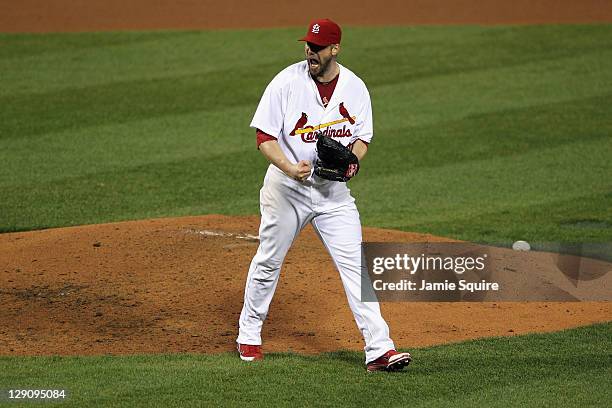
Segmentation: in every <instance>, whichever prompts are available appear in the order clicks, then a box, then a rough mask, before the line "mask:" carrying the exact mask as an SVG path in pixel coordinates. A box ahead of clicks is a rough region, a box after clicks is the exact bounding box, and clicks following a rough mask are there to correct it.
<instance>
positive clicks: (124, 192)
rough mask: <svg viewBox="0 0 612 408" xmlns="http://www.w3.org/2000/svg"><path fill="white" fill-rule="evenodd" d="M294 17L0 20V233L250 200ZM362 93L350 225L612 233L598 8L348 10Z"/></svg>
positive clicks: (542, 236) (476, 235)
mask: <svg viewBox="0 0 612 408" xmlns="http://www.w3.org/2000/svg"><path fill="white" fill-rule="evenodd" d="M301 31H302V29H301V28H300V29H286V30H254V31H218V32H193V31H191V32H179V31H176V32H175V31H165V32H132V33H95V34H53V35H0V44H1V45H2V46H1V47H0V72H2V76H1V79H0V81H1V85H2V86H1V87H0V106H2V109H1V110H0V161H1V162H2V163H3V171H2V172H0V214H1V217H0V231H5V232H6V231H18V230H29V229H40V228H48V227H57V226H64V225H79V224H90V223H100V222H108V221H117V220H127V219H142V218H148V217H165V216H181V215H195V214H206V213H224V214H256V213H257V212H258V190H259V188H260V186H261V182H262V178H263V174H264V172H265V167H266V163H265V160H264V159H263V157H262V156H261V155H260V153H259V152H258V151H257V150H256V149H255V140H254V133H253V131H252V130H251V129H249V128H248V125H249V122H250V119H251V117H252V114H253V112H254V109H255V107H256V104H257V101H258V99H259V97H260V95H261V93H262V92H263V89H264V87H265V86H266V84H267V83H268V82H269V80H270V79H271V78H272V77H273V76H274V75H275V74H276V73H277V72H278V71H279V70H280V69H282V68H283V67H285V66H286V65H288V64H290V63H292V62H295V61H297V60H299V59H301V58H302V45H301V43H298V42H297V41H295V39H296V38H298V37H299V36H300V35H301ZM341 62H342V63H344V64H345V65H346V66H348V67H350V68H351V69H353V70H354V71H355V72H356V73H358V74H359V75H360V76H361V77H362V78H363V79H364V80H365V81H366V83H367V84H368V86H369V88H370V92H371V94H372V100H373V107H374V115H375V116H374V120H375V140H374V142H373V143H372V145H371V149H370V153H369V154H368V157H367V159H366V160H365V161H364V163H363V169H362V172H361V173H360V175H359V176H358V177H357V178H356V179H355V180H353V181H351V183H350V184H351V187H352V190H353V192H354V195H355V197H356V198H357V201H358V205H359V208H360V211H361V214H362V219H363V222H364V224H366V225H370V226H380V227H388V228H396V229H402V230H409V231H420V232H428V233H433V234H439V235H445V236H452V237H456V238H461V239H467V240H472V241H491V242H499V241H513V240H515V239H519V238H520V239H527V240H532V241H535V240H542V241H556V240H566V241H609V240H611V238H612V205H611V203H612V160H610V158H611V156H612V137H611V135H612V120H610V105H611V103H612V25H589V26H520V27H503V26H502V27H477V26H473V27H405V28H400V27H396V28H367V29H366V28H347V29H346V30H345V45H344V48H343V51H342V55H341Z"/></svg>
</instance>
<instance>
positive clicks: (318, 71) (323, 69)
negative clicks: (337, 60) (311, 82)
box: [308, 57, 333, 78]
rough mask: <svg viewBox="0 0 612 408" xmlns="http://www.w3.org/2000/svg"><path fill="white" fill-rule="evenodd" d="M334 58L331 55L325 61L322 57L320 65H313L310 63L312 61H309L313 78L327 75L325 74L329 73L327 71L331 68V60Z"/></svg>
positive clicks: (309, 69)
mask: <svg viewBox="0 0 612 408" xmlns="http://www.w3.org/2000/svg"><path fill="white" fill-rule="evenodd" d="M332 60H333V58H332V57H329V58H328V59H327V60H325V61H323V60H322V59H321V57H319V58H318V62H319V64H318V66H316V67H314V68H313V67H312V65H310V61H309V62H308V71H309V72H310V75H311V76H312V77H313V78H319V77H323V76H325V74H327V72H328V71H329V70H330V69H331V66H332V65H331V62H332Z"/></svg>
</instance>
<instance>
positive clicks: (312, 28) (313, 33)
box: [299, 18, 342, 47]
mask: <svg viewBox="0 0 612 408" xmlns="http://www.w3.org/2000/svg"><path fill="white" fill-rule="evenodd" d="M341 38H342V29H341V28H340V26H339V25H338V24H336V23H334V22H333V21H331V20H329V19H327V18H323V19H319V20H314V21H312V22H311V23H310V24H309V25H308V31H306V35H305V36H304V37H302V38H300V39H299V41H307V42H311V43H313V44H316V45H320V46H322V47H326V46H328V45H330V44H340V40H341Z"/></svg>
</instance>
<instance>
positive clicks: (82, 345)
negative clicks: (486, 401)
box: [0, 215, 612, 355]
mask: <svg viewBox="0 0 612 408" xmlns="http://www.w3.org/2000/svg"><path fill="white" fill-rule="evenodd" d="M258 225H259V218H257V217H227V216H214V215H211V216H203V217H186V218H175V219H158V220H148V221H134V222H125V223H114V224H104V225H91V226H84V227H71V228H60V229H52V230H45V231H34V232H24V233H11V234H2V235H0V308H1V310H2V314H0V354H2V355H50V354H60V355H72V354H78V355H88V354H131V353H162V352H197V353H214V352H224V351H231V350H233V348H234V341H235V336H236V333H237V320H238V315H239V313H240V309H241V307H242V294H243V289H244V281H245V278H246V274H247V268H248V265H249V262H250V260H251V257H252V256H253V254H254V253H255V251H256V249H257V240H256V237H255V236H256V235H257V229H258ZM364 238H365V239H366V240H367V241H379V242H413V241H424V240H427V241H440V240H443V239H442V238H436V237H433V236H428V235H421V234H410V233H405V232H398V231H389V230H381V229H374V228H366V229H365V230H364ZM382 309H383V313H384V315H385V317H386V319H387V321H388V322H389V325H390V327H391V333H392V336H393V338H394V340H395V341H396V343H397V345H398V346H399V347H407V348H409V347H415V346H424V345H431V344H440V343H446V342H452V341H459V340H464V339H470V338H478V337H485V336H499V335H502V336H503V335H515V334H522V333H527V332H535V331H553V330H558V329H563V328H568V327H574V326H579V325H584V324H589V323H593V322H599V321H607V320H611V319H612V308H611V306H610V304H609V303H607V302H600V303H597V302H580V303H490V302H489V303H385V304H382ZM263 336H264V339H265V349H266V351H288V350H293V351H299V352H306V353H317V352H322V351H330V350H338V349H352V350H360V349H362V347H363V344H362V340H361V337H360V334H359V332H358V331H357V328H356V325H355V323H354V321H353V317H352V314H351V312H350V310H349V308H348V304H347V301H346V298H345V295H344V291H343V289H342V285H341V282H340V278H339V276H338V273H337V271H336V270H335V269H334V267H333V265H332V263H331V259H330V258H329V255H328V254H327V253H326V252H325V250H324V248H323V246H322V245H321V243H320V242H319V240H318V239H317V238H316V235H315V233H314V231H313V230H312V228H310V227H308V228H307V229H306V230H305V231H304V232H303V233H302V234H301V235H300V237H299V239H298V240H297V242H296V244H295V245H294V247H293V248H292V249H291V251H290V252H289V255H288V257H287V259H286V262H285V266H284V269H283V271H282V275H281V280H280V282H279V286H278V289H277V292H276V296H275V298H274V301H273V303H272V306H271V312H270V315H269V318H268V320H267V322H266V324H265V325H264V333H263Z"/></svg>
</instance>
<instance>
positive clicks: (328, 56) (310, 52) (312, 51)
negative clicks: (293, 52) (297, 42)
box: [304, 42, 336, 77]
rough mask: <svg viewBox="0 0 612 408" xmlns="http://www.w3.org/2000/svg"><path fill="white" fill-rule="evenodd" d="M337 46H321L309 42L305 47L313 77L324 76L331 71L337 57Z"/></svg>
mask: <svg viewBox="0 0 612 408" xmlns="http://www.w3.org/2000/svg"><path fill="white" fill-rule="evenodd" d="M334 47H335V46H334V45H333V44H332V45H328V46H325V47H324V46H320V45H316V44H313V43H310V42H307V43H306V44H305V46H304V51H305V53H306V61H308V70H309V71H310V75H312V76H313V77H321V76H324V75H325V74H326V73H327V71H328V70H329V69H330V66H331V62H332V59H333V57H334V56H335V55H336V53H335V48H334Z"/></svg>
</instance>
